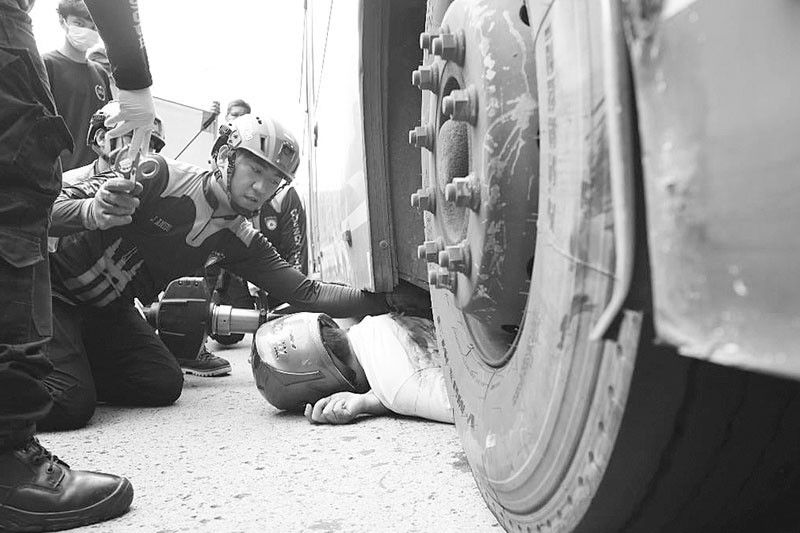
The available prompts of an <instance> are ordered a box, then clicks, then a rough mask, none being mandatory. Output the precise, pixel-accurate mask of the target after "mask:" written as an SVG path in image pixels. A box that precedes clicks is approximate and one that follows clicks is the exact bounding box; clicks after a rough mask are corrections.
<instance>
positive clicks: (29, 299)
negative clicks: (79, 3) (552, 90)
mask: <svg viewBox="0 0 800 533" xmlns="http://www.w3.org/2000/svg"><path fill="white" fill-rule="evenodd" d="M0 123H2V124H3V132H2V133H3V134H2V135H0V169H2V170H0V241H1V242H0V487H1V488H2V490H0V494H1V495H2V497H1V498H0V530H2V531H19V530H25V531H41V530H44V529H48V530H51V531H55V530H60V529H68V528H73V527H77V526H82V525H88V524H93V523H95V522H100V521H103V520H107V519H109V518H112V517H115V516H118V515H120V514H122V513H124V512H125V511H126V510H127V509H128V507H129V506H130V503H131V500H132V499H133V488H132V487H131V484H130V482H128V480H127V479H125V478H121V477H117V476H111V475H107V474H98V473H94V472H81V471H76V470H71V469H70V468H69V466H67V464H66V463H64V462H63V461H60V460H58V459H56V458H55V457H54V456H53V455H52V454H51V453H49V452H48V451H47V450H45V449H44V448H43V447H42V446H41V445H40V444H39V442H38V441H37V440H36V438H35V437H34V436H33V435H34V433H35V429H36V427H35V425H36V422H37V421H38V420H39V419H41V418H42V417H44V416H45V415H46V414H47V412H48V411H49V409H50V406H51V401H52V400H51V399H50V394H49V393H48V391H47V389H46V387H45V386H44V384H43V383H42V382H41V381H40V379H41V378H42V377H43V376H45V375H46V374H47V373H48V372H49V371H50V369H51V364H50V362H49V360H48V359H47V357H46V355H45V353H44V346H45V344H46V342H47V338H48V337H49V336H50V335H51V330H52V322H51V310H50V305H51V302H50V274H49V265H48V262H47V224H48V221H49V212H50V207H51V206H52V202H53V200H54V199H55V196H56V194H58V191H59V190H60V187H61V172H60V167H59V166H58V163H57V160H58V154H59V152H61V150H63V149H64V148H69V133H68V132H66V126H64V122H63V120H61V119H60V118H57V117H56V116H55V107H54V105H53V102H52V98H51V96H50V93H49V89H48V87H47V75H46V74H45V70H44V65H43V64H42V61H41V59H40V58H39V54H38V52H37V49H36V42H35V41H34V39H33V31H32V28H31V21H30V18H29V17H28V15H27V14H26V13H25V12H23V11H22V10H21V9H19V7H18V4H14V3H8V2H3V3H0ZM65 135H66V139H65V137H64V136H65Z"/></svg>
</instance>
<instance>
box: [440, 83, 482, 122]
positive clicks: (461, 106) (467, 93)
mask: <svg viewBox="0 0 800 533" xmlns="http://www.w3.org/2000/svg"><path fill="white" fill-rule="evenodd" d="M477 103H478V97H477V93H476V92H475V88H474V87H473V86H471V85H470V86H469V87H468V88H467V89H457V90H455V91H453V92H451V93H450V94H448V95H447V96H445V97H444V98H442V112H443V113H444V114H445V115H447V116H449V117H450V118H452V119H453V120H460V121H463V122H469V123H470V124H473V125H474V124H475V121H476V118H477V116H478V106H477Z"/></svg>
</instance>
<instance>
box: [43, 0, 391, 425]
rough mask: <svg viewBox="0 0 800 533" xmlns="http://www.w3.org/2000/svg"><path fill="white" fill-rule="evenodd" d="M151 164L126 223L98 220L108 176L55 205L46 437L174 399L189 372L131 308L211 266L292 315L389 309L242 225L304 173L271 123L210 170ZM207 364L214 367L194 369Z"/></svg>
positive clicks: (237, 125) (120, 218) (249, 119)
mask: <svg viewBox="0 0 800 533" xmlns="http://www.w3.org/2000/svg"><path fill="white" fill-rule="evenodd" d="M106 1H107V0H106ZM153 159H154V160H155V161H156V162H157V163H158V169H157V171H156V172H154V174H153V175H152V176H151V177H149V178H147V179H143V180H141V185H142V186H143V190H142V191H141V194H139V196H138V198H136V199H135V200H136V202H133V203H131V204H130V205H129V206H128V208H129V210H128V212H127V215H126V214H125V213H124V212H123V211H121V210H118V211H116V212H111V213H109V212H108V211H107V210H105V209H99V208H98V207H99V206H100V204H102V203H103V202H104V201H105V199H106V198H107V197H108V195H109V194H111V192H112V190H111V189H112V187H111V185H113V183H112V182H113V181H114V180H115V179H119V178H116V177H115V175H114V174H105V175H99V176H92V177H89V178H87V179H85V180H82V181H79V182H77V183H75V184H73V185H71V186H67V187H65V188H64V189H63V190H62V192H61V194H60V196H59V198H58V199H57V200H56V202H55V205H54V208H53V231H52V233H53V234H54V236H59V235H61V242H60V244H59V247H58V251H57V252H56V253H54V254H52V255H51V258H52V262H53V268H52V275H51V277H52V280H53V317H54V323H55V325H56V328H55V335H54V336H53V341H52V342H51V344H50V349H49V351H48V356H49V357H50V359H51V361H53V364H54V365H55V366H56V369H57V371H58V377H57V379H52V380H47V382H46V383H47V386H48V387H49V388H50V390H51V391H52V394H53V397H54V400H55V405H54V407H53V409H52V410H51V411H50V414H49V415H48V417H47V418H45V419H44V420H43V421H42V427H43V428H44V427H46V428H49V429H75V428H79V427H82V426H83V425H85V424H86V423H87V422H88V421H89V419H90V418H91V417H92V415H93V413H94V409H95V404H96V400H97V399H100V400H103V401H105V402H107V403H111V404H119V405H137V406H160V405H167V404H171V403H173V402H174V401H175V400H176V399H177V398H178V397H179V396H180V394H181V388H182V385H183V373H182V370H181V366H183V365H185V364H187V363H186V362H184V361H180V362H179V361H176V359H175V356H173V354H171V353H170V352H169V350H168V349H167V347H166V346H165V345H164V343H163V342H162V341H161V339H160V338H159V337H158V335H157V334H156V332H155V331H154V330H153V329H152V327H150V325H149V324H148V323H147V322H146V321H145V319H144V318H143V317H142V316H141V315H140V314H139V312H138V311H137V310H136V308H135V307H134V303H133V300H134V298H138V299H139V300H140V301H141V302H142V303H143V304H145V305H147V304H149V303H151V302H153V301H154V300H155V298H156V297H157V295H158V293H159V291H160V290H161V289H162V288H163V287H165V286H166V285H167V283H169V282H170V281H171V280H173V279H176V278H179V277H182V276H186V275H191V274H192V273H194V272H196V271H197V270H198V269H199V268H202V266H203V265H204V264H205V262H206V259H207V258H208V257H209V256H211V255H213V256H215V257H217V258H219V259H220V261H221V266H222V267H224V268H226V269H228V270H230V271H231V272H233V273H234V274H237V275H240V276H242V277H243V278H244V279H246V280H248V281H250V282H252V283H254V284H255V285H257V286H258V287H261V288H264V289H266V290H268V291H269V292H271V293H273V294H275V295H276V296H277V297H279V298H281V299H283V300H285V301H288V302H290V303H291V304H292V305H294V306H295V307H297V308H298V309H307V310H317V311H321V312H325V313H328V314H329V315H331V316H356V315H364V314H381V313H385V312H387V311H388V310H389V309H390V305H391V306H392V307H396V303H395V302H397V298H396V297H395V296H394V295H391V294H389V295H386V294H373V293H370V292H366V291H361V290H357V289H354V288H352V287H347V286H342V285H334V284H329V283H322V282H318V281H314V280H311V279H308V278H307V277H306V276H304V275H303V274H302V273H300V272H299V271H297V270H296V269H294V268H292V267H291V266H290V265H289V264H288V263H286V262H285V261H283V260H282V259H281V258H280V256H278V254H277V252H276V251H275V249H274V248H273V247H272V245H271V244H270V243H269V241H267V239H266V238H265V237H264V236H263V235H261V234H260V233H259V232H258V231H256V229H255V228H254V227H253V225H252V224H251V223H250V222H249V220H248V219H249V218H251V217H252V216H254V215H255V214H256V213H257V212H258V210H259V209H260V208H261V206H262V205H263V204H264V203H265V202H267V201H269V199H270V198H272V197H273V196H274V195H275V193H276V192H277V191H278V190H279V189H280V188H282V187H283V186H284V185H285V184H286V183H287V182H289V181H291V180H292V179H293V176H294V172H295V170H296V169H297V166H298V165H299V162H300V156H299V147H298V145H297V142H296V141H295V139H294V138H293V137H292V135H291V134H290V133H289V132H288V131H287V130H285V129H284V128H282V127H281V125H280V124H278V123H277V122H275V121H273V120H270V119H269V118H267V117H260V116H258V115H253V114H250V115H244V116H242V117H239V118H238V119H236V120H234V121H233V122H232V123H231V124H229V125H227V126H221V127H220V135H219V137H218V138H217V140H216V142H215V144H214V149H213V151H212V168H211V170H207V171H203V170H201V169H199V168H197V167H195V166H192V165H189V164H185V163H182V162H180V161H175V160H167V159H164V158H163V157H161V156H159V155H155V156H153ZM113 203H114V204H115V205H116V206H117V207H118V208H120V207H121V206H120V203H119V202H113ZM192 356H194V354H192ZM204 364H206V365H207V366H208V368H213V366H214V365H216V364H217V362H215V361H206V362H204V361H198V362H196V363H195V365H196V367H197V368H200V367H202V365H204Z"/></svg>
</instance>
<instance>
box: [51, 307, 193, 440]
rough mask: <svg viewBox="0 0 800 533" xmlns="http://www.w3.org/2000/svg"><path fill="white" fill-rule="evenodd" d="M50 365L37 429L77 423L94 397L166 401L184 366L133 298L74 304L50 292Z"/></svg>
mask: <svg viewBox="0 0 800 533" xmlns="http://www.w3.org/2000/svg"><path fill="white" fill-rule="evenodd" d="M53 329H54V332H53V340H52V341H51V342H50V344H48V345H47V351H46V353H47V357H48V359H50V361H51V362H52V363H53V366H54V369H53V371H52V372H51V373H50V374H49V375H48V376H47V377H46V378H45V380H44V382H45V385H46V386H47V388H48V390H49V391H50V393H51V394H52V396H53V408H52V409H51V410H50V413H49V414H48V415H47V417H46V418H45V419H44V420H42V421H41V422H39V428H40V429H42V430H62V429H77V428H80V427H83V426H84V425H86V423H87V422H88V421H89V419H90V418H91V417H92V415H93V414H94V409H95V404H96V403H97V401H98V400H99V401H101V402H106V403H109V404H114V405H130V406H148V407H154V406H162V405H170V404H172V403H173V402H175V400H177V399H178V397H179V396H180V395H181V389H182V388H183V372H182V370H181V368H180V366H179V365H178V362H177V360H176V359H175V357H174V356H173V355H172V354H171V353H170V351H169V350H168V349H167V347H166V346H165V345H164V343H163V342H162V341H161V339H160V338H159V337H158V335H157V334H156V332H155V330H154V329H153V328H152V327H151V326H150V324H148V323H147V322H146V321H145V319H144V318H142V316H141V315H140V314H139V312H138V311H137V310H136V308H135V307H133V305H132V304H124V303H119V304H113V305H110V306H107V307H103V308H96V307H89V306H73V305H70V304H67V303H64V302H62V301H61V300H59V299H57V298H53Z"/></svg>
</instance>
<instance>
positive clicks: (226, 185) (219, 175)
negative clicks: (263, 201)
mask: <svg viewBox="0 0 800 533" xmlns="http://www.w3.org/2000/svg"><path fill="white" fill-rule="evenodd" d="M226 168H230V164H228V165H226ZM214 174H215V178H216V180H217V182H218V183H219V184H220V187H222V190H223V191H225V199H226V200H227V202H228V206H229V207H230V208H231V209H233V211H234V212H235V213H236V214H237V215H241V216H243V217H245V218H252V217H254V216H256V215H257V214H258V211H251V210H249V209H246V208H245V207H242V206H240V205H239V204H237V203H236V202H235V201H234V200H233V196H231V189H230V179H228V178H227V177H223V176H224V175H225V174H227V172H226V169H224V168H217V170H216V171H215V172H214Z"/></svg>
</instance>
